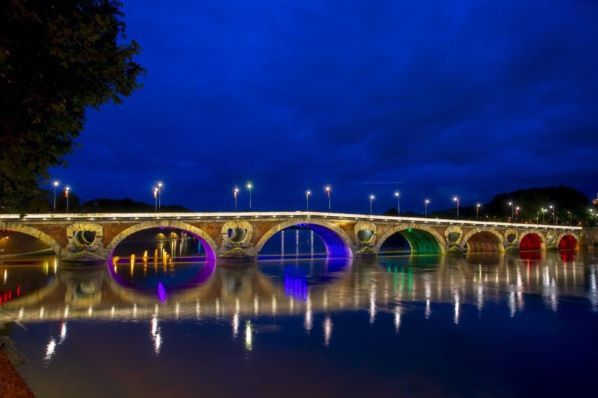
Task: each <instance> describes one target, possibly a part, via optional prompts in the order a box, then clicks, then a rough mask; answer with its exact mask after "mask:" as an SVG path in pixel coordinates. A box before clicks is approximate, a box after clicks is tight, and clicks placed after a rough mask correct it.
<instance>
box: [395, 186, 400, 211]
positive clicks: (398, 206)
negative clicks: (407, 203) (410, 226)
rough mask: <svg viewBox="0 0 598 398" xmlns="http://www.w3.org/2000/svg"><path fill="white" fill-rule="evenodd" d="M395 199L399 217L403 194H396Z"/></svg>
mask: <svg viewBox="0 0 598 398" xmlns="http://www.w3.org/2000/svg"><path fill="white" fill-rule="evenodd" d="M395 198H397V215H401V193H400V192H399V191H396V192H395Z"/></svg>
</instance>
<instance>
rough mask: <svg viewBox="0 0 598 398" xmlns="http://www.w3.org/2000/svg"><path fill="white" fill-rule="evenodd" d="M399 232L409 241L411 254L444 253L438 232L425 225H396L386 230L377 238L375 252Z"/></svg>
mask: <svg viewBox="0 0 598 398" xmlns="http://www.w3.org/2000/svg"><path fill="white" fill-rule="evenodd" d="M396 233H400V234H401V235H402V236H403V237H404V238H405V239H406V240H407V242H408V243H409V247H410V248H411V253H412V254H442V253H444V246H445V243H444V239H443V238H442V236H440V234H439V233H438V232H436V231H434V230H433V229H431V228H427V227H421V226H418V227H411V226H404V225H401V226H396V227H394V228H392V229H390V230H389V231H388V232H386V233H385V234H384V235H382V236H381V237H380V239H379V240H378V244H377V245H376V253H379V252H380V248H381V247H382V245H383V244H384V242H386V240H387V239H388V238H390V237H391V236H392V235H394V234H396Z"/></svg>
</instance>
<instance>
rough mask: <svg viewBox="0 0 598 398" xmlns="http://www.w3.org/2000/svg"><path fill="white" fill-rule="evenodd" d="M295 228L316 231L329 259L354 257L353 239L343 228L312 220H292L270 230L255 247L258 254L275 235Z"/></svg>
mask: <svg viewBox="0 0 598 398" xmlns="http://www.w3.org/2000/svg"><path fill="white" fill-rule="evenodd" d="M295 226H297V227H304V228H307V229H310V230H312V231H314V232H315V233H316V235H318V236H319V237H320V239H321V240H322V242H323V243H324V246H325V247H326V254H327V256H328V257H339V258H341V257H353V252H352V250H351V247H352V244H351V239H350V238H349V236H348V235H347V234H346V233H345V232H344V231H343V230H342V229H341V228H339V227H337V226H336V225H334V224H333V223H330V222H326V221H321V220H310V219H297V220H290V221H286V222H282V223H280V224H277V225H275V226H274V227H272V228H270V229H269V230H268V231H266V233H265V234H264V235H262V237H261V238H260V239H259V240H258V242H257V244H256V245H255V249H256V253H258V254H259V253H260V251H261V250H262V249H263V247H264V245H265V244H266V242H268V240H270V238H272V237H273V236H274V235H276V234H277V233H279V232H281V231H283V230H285V229H287V228H290V227H295Z"/></svg>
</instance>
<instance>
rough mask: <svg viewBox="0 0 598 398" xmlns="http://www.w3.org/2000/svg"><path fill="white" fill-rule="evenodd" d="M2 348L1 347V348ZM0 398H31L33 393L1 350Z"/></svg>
mask: <svg viewBox="0 0 598 398" xmlns="http://www.w3.org/2000/svg"><path fill="white" fill-rule="evenodd" d="M0 348H1V347H0ZM0 397H3V398H30V397H34V395H33V393H32V392H31V390H30V389H29V387H28V386H27V384H25V381H23V379H22V378H21V376H20V375H19V373H17V371H16V369H15V368H14V366H13V365H12V363H11V362H10V360H9V359H8V357H7V356H6V354H5V353H4V352H3V351H2V350H1V349H0Z"/></svg>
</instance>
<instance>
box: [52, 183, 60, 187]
mask: <svg viewBox="0 0 598 398" xmlns="http://www.w3.org/2000/svg"><path fill="white" fill-rule="evenodd" d="M52 185H53V186H54V188H56V187H58V186H59V185H60V181H54V182H52Z"/></svg>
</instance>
